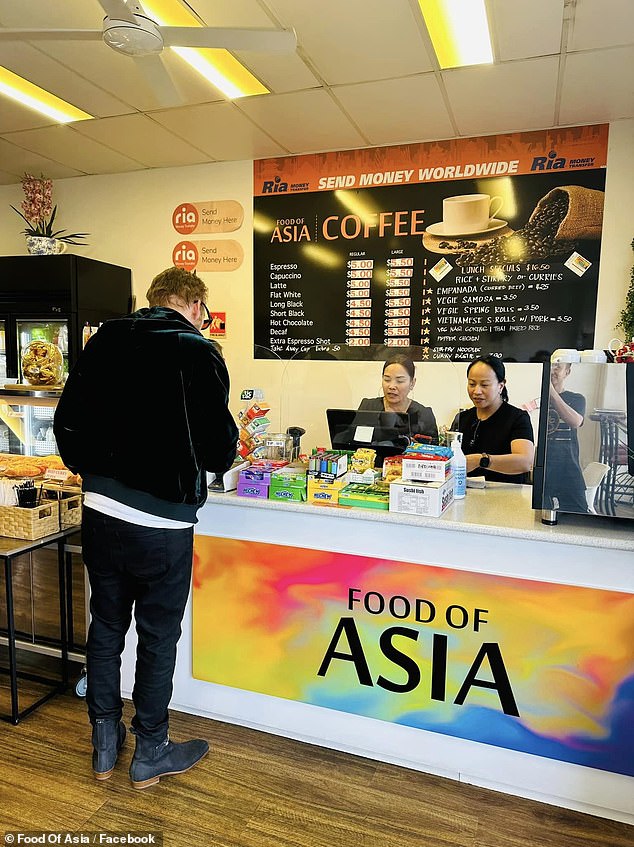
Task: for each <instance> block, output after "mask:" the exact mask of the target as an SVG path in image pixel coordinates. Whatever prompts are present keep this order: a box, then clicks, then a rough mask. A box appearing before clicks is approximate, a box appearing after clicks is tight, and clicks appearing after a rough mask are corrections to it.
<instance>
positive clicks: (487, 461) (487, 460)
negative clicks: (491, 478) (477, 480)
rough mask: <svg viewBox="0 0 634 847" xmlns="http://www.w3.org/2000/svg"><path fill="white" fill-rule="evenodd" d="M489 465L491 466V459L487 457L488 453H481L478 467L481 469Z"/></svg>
mask: <svg viewBox="0 0 634 847" xmlns="http://www.w3.org/2000/svg"><path fill="white" fill-rule="evenodd" d="M490 464H491V457H490V456H489V454H488V453H483V454H482V458H481V459H480V467H481V468H488V467H489V465H490Z"/></svg>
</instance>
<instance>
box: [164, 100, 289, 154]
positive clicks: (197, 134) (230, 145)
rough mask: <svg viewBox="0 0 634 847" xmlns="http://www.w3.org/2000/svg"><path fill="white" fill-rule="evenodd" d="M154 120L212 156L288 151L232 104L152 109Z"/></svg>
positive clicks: (284, 152) (283, 152)
mask: <svg viewBox="0 0 634 847" xmlns="http://www.w3.org/2000/svg"><path fill="white" fill-rule="evenodd" d="M152 118H153V120H155V121H157V122H158V123H160V124H162V125H163V126H165V127H167V129H169V130H171V131H172V132H173V133H174V134H175V135H179V136H180V137H181V138H185V139H187V140H188V141H190V142H191V143H192V144H193V145H195V146H196V147H198V148H199V149H200V150H204V151H205V152H206V153H207V154H208V156H209V157H211V158H213V159H220V160H223V159H226V160H232V159H233V160H238V159H265V158H267V157H269V156H285V155H286V154H287V153H288V152H289V151H288V150H286V149H285V148H284V147H282V146H281V145H279V144H277V143H276V142H275V141H273V140H272V139H271V138H269V136H268V135H267V134H266V133H265V132H263V131H262V130H261V129H259V128H258V127H257V126H255V124H253V122H252V121H250V120H249V118H248V117H246V115H244V114H242V112H240V111H239V109H238V108H237V107H236V106H235V105H234V104H233V103H210V104H208V105H202V106H186V107H183V108H181V109H168V110H166V111H164V112H153V113H152Z"/></svg>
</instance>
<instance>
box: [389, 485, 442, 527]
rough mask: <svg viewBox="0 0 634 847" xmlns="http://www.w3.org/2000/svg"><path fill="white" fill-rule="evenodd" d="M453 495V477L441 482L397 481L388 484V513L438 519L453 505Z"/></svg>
mask: <svg viewBox="0 0 634 847" xmlns="http://www.w3.org/2000/svg"><path fill="white" fill-rule="evenodd" d="M453 494H454V478H453V475H452V476H450V477H449V478H448V479H446V480H444V481H443V482H409V481H407V480H404V479H397V480H395V481H394V482H391V483H390V512H401V513H402V514H405V515H425V516H426V517H431V518H439V517H440V516H441V515H442V514H443V512H444V511H445V510H446V509H447V508H448V507H449V506H450V505H451V504H452V503H453V499H454V498H453Z"/></svg>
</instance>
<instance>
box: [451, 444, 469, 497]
mask: <svg viewBox="0 0 634 847" xmlns="http://www.w3.org/2000/svg"><path fill="white" fill-rule="evenodd" d="M459 435H460V436H461V435H462V433H460V434H458V433H455V434H454V440H453V441H452V442H451V452H452V453H453V458H452V460H451V470H452V471H453V475H454V493H453V496H454V500H461V499H462V498H463V497H464V496H465V494H466V493H467V459H466V456H465V454H464V453H463V452H462V445H461V443H460V442H461V440H462V438H461V437H459Z"/></svg>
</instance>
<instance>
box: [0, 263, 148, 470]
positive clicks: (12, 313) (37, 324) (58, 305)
mask: <svg viewBox="0 0 634 847" xmlns="http://www.w3.org/2000/svg"><path fill="white" fill-rule="evenodd" d="M132 308H133V300H132V272H131V271H130V269H129V268H123V267H119V266H118V265H111V264H108V263H106V262H99V261H96V260H95V259H88V258H85V257H83V256H75V255H73V254H61V255H53V256H0V392H1V393H2V394H3V395H4V397H0V401H4V402H0V452H10V453H24V454H27V455H47V454H48V453H54V452H57V451H56V446H55V442H54V438H53V427H52V410H51V409H50V407H46V406H41V407H40V406H37V405H33V402H34V401H33V398H29V401H28V403H27V402H26V401H27V397H26V394H25V397H24V399H25V404H24V405H23V406H22V407H18V406H16V405H15V401H14V402H13V403H7V400H6V395H7V391H10V390H11V383H16V382H17V383H18V384H21V383H23V381H24V380H23V375H22V365H21V362H22V353H23V351H24V349H25V348H26V346H27V345H28V344H29V343H31V342H32V341H46V342H50V343H53V344H56V345H57V347H58V348H59V349H60V351H61V354H62V356H63V360H64V362H63V373H64V375H63V377H62V380H63V379H64V378H65V376H66V374H68V371H69V369H70V368H72V366H73V365H74V364H75V362H76V360H77V357H78V356H79V353H80V352H81V350H82V348H83V346H84V345H85V342H86V340H87V338H89V337H90V335H91V334H92V333H94V332H96V331H97V330H98V328H99V325H100V324H101V323H103V322H104V321H107V320H109V319H110V318H115V317H120V316H121V315H125V314H127V313H128V312H130V311H131V310H132ZM34 393H36V392H34Z"/></svg>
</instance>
